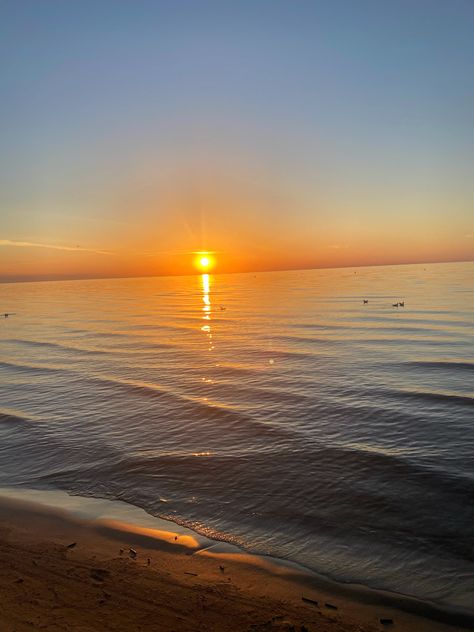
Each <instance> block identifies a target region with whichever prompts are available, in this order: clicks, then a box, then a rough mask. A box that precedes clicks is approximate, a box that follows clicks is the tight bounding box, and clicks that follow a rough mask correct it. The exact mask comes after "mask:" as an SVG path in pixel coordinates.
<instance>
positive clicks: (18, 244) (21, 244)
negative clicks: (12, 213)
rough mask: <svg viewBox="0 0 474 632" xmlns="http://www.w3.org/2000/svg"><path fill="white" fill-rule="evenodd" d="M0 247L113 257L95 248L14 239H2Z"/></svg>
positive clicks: (108, 252) (107, 252)
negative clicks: (87, 253)
mask: <svg viewBox="0 0 474 632" xmlns="http://www.w3.org/2000/svg"><path fill="white" fill-rule="evenodd" d="M0 246H8V247H10V246H12V247H14V248H16V247H19V248H49V249H50V250H67V251H69V252H93V253H95V254H98V255H112V254H113V252H110V251H108V250H94V249H93V248H82V247H81V246H56V245H54V244H40V243H37V242H33V241H14V240H12V239H0Z"/></svg>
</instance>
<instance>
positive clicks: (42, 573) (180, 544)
mask: <svg viewBox="0 0 474 632" xmlns="http://www.w3.org/2000/svg"><path fill="white" fill-rule="evenodd" d="M37 496H38V498H39V499H41V500H42V501H43V500H44V494H43V495H42V494H39V493H38V494H37ZM68 498H69V502H70V503H72V504H73V505H74V510H71V507H64V506H63V507H53V506H52V505H51V504H48V503H51V502H52V501H55V502H60V501H64V502H63V503H62V504H63V505H65V504H67V501H68ZM33 501H35V495H34V494H30V495H28V494H26V495H25V494H24V495H23V497H22V496H21V495H20V496H19V497H15V493H11V492H4V493H3V495H0V519H1V527H0V590H1V594H2V608H1V611H0V629H1V630H2V632H3V631H5V632H23V631H25V632H26V631H27V630H48V631H51V632H56V631H58V632H59V631H60V630H74V631H80V632H92V631H102V630H117V631H128V632H129V631H135V630H136V631H148V630H149V631H155V630H156V631H163V632H168V631H169V632H171V631H176V632H180V631H187V630H189V631H197V630H199V631H201V630H202V631H204V630H208V631H215V632H226V631H231V630H242V631H249V632H251V631H259V630H288V631H290V630H295V631H298V632H304V631H305V630H308V631H316V630H318V631H320V632H356V631H357V632H369V631H376V630H387V629H393V630H404V631H408V632H409V631H411V630H417V631H421V632H442V631H446V632H448V631H449V630H456V629H463V628H460V627H455V626H451V625H447V624H445V623H440V622H435V621H433V620H429V619H426V618H424V617H422V616H417V615H414V614H411V613H407V612H403V611H400V610H397V609H394V608H390V607H387V606H386V605H384V604H383V603H381V602H380V603H376V601H374V600H373V599H371V600H368V601H372V603H364V602H363V601H364V600H356V599H351V598H348V596H347V595H344V594H343V592H339V594H338V593H336V592H334V591H330V590H325V589H322V588H321V587H320V586H318V585H317V582H315V581H314V580H313V579H312V578H311V577H310V576H307V575H305V574H304V573H301V572H300V571H299V570H298V569H296V568H293V567H291V566H284V565H281V564H277V563H273V562H272V561H271V560H268V559H266V558H262V557H258V556H251V555H247V554H244V553H243V552H241V551H240V550H239V549H236V547H229V546H228V545H222V544H221V543H215V542H213V541H209V540H207V539H206V538H202V537H201V536H198V535H195V534H193V532H191V531H189V530H186V529H183V528H179V527H176V530H174V529H173V527H174V526H175V525H173V524H172V523H168V522H165V521H160V520H159V519H155V518H152V517H151V516H147V515H146V514H145V513H144V512H143V516H141V510H137V509H136V508H132V509H131V510H130V511H131V514H130V515H129V516H127V515H126V512H125V514H124V515H123V516H122V517H124V518H126V520H125V521H124V520H118V519H117V515H116V514H115V515H114V511H115V512H117V507H118V508H119V511H121V510H122V507H121V506H119V505H118V504H117V503H110V502H108V501H98V500H93V499H83V500H82V501H80V500H78V499H75V498H74V497H72V498H71V497H67V495H66V494H62V493H61V492H58V494H57V495H54V494H53V496H48V495H47V494H46V502H41V503H39V502H37V501H35V502H33ZM81 502H82V504H83V506H81ZM121 505H123V506H124V507H125V508H126V507H127V506H126V505H125V504H124V503H122V504H121ZM78 508H79V510H78ZM104 508H105V509H104ZM111 508H112V509H113V511H111ZM134 512H135V513H134ZM108 515H111V516H112V517H107V516H108ZM140 516H141V517H140ZM132 517H134V519H135V523H132V522H130V520H132ZM151 525H152V526H151ZM163 526H167V527H168V530H166V529H164V528H163Z"/></svg>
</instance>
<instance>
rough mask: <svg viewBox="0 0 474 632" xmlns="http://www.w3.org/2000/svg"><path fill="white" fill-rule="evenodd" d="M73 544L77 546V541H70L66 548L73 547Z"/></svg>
mask: <svg viewBox="0 0 474 632" xmlns="http://www.w3.org/2000/svg"><path fill="white" fill-rule="evenodd" d="M75 546H77V542H71V544H68V545H67V547H66V548H67V549H73V548H74V547H75Z"/></svg>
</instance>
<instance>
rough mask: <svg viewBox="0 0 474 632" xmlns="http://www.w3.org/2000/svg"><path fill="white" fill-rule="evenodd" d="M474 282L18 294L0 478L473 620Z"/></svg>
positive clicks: (335, 282) (443, 268) (5, 294)
mask: <svg viewBox="0 0 474 632" xmlns="http://www.w3.org/2000/svg"><path fill="white" fill-rule="evenodd" d="M473 279H474V264H472V263H470V264H436V265H434V264H426V265H416V266H391V267H380V268H358V269H341V270H315V271H294V272H278V273H260V274H256V275H254V274H242V275H222V276H219V275H216V276H210V277H199V276H195V277H181V278H148V279H115V280H94V281H71V282H51V283H49V282H48V283H27V284H15V285H5V284H4V285H2V286H0V287H1V296H2V311H11V312H16V315H15V316H12V317H10V318H8V319H4V320H3V321H2V322H1V323H0V324H1V326H2V327H1V331H0V380H1V381H0V439H1V444H0V456H1V466H0V485H2V486H26V487H37V488H59V489H63V490H65V491H68V492H70V493H75V494H81V495H84V496H87V495H90V496H97V497H103V498H110V499H120V500H124V501H126V502H129V503H131V504H133V505H136V506H139V507H142V508H143V509H145V510H146V511H147V512H149V513H151V514H154V515H158V516H162V517H164V518H166V519H171V520H173V521H174V522H176V523H178V524H182V525H185V526H188V527H190V528H192V529H194V530H196V531H197V532H199V533H202V534H204V535H206V536H209V537H211V538H215V539H221V540H224V541H227V542H231V543H235V544H238V545H239V546H242V547H244V548H245V549H247V550H249V551H251V552H255V553H259V554H267V555H272V556H275V557H279V558H286V559H288V560H291V561H294V562H296V563H299V564H302V565H303V566H306V567H308V568H310V569H313V570H315V571H316V572H319V573H322V574H323V575H326V576H328V577H331V578H333V579H335V580H337V581H342V582H355V583H361V584H365V585H368V586H371V587H373V588H377V589H382V590H388V591H394V592H399V593H403V594H408V595H412V596H414V597H417V598H420V599H427V600H430V601H432V602H435V603H438V604H440V605H446V606H450V607H458V608H460V609H463V610H466V609H469V608H472V604H471V600H472V594H473V592H474V567H473V564H472V562H473V558H474V534H473V530H472V524H474V508H473V505H472V498H473V497H474V466H473V457H472V453H473V451H472V446H473V443H474V425H473V418H474V415H473V411H474V405H473V404H474V395H473V387H472V384H473V371H474V363H473V357H474V354H473V352H474V288H473ZM363 299H367V300H368V303H367V304H364V303H363ZM400 301H404V302H405V306H404V307H393V303H398V302H400Z"/></svg>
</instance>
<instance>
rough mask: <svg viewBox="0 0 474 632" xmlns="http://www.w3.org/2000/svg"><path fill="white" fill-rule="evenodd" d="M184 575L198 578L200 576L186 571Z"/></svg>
mask: <svg viewBox="0 0 474 632" xmlns="http://www.w3.org/2000/svg"><path fill="white" fill-rule="evenodd" d="M184 574H185V575H193V576H194V577H197V576H198V574H197V573H191V572H189V571H184Z"/></svg>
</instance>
